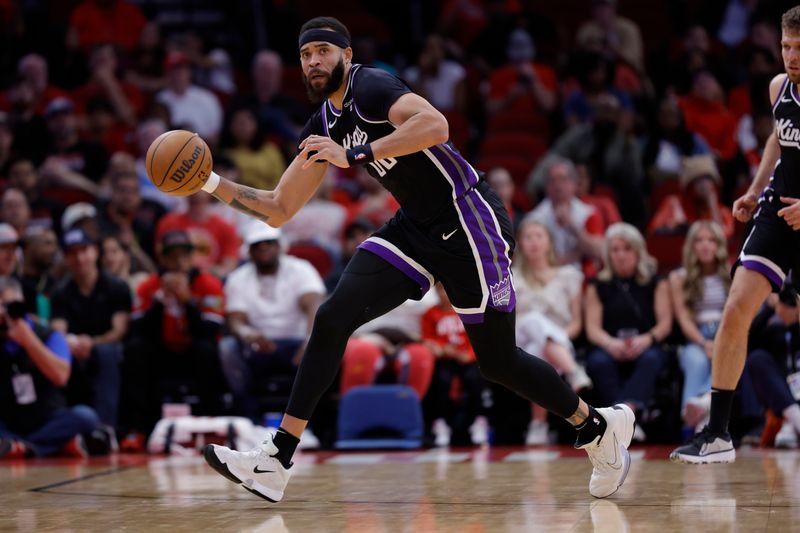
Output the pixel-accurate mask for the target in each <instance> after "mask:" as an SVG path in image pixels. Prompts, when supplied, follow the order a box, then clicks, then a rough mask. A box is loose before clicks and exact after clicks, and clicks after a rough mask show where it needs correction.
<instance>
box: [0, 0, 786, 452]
mask: <svg viewBox="0 0 800 533" xmlns="http://www.w3.org/2000/svg"><path fill="white" fill-rule="evenodd" d="M792 4H793V3H792V2H786V1H779V0H704V1H691V2H690V1H688V0H678V1H667V0H653V1H648V2H638V1H636V0H618V1H617V0H561V1H559V2H536V1H530V0H528V1H526V0H444V1H440V2H423V1H422V0H413V1H408V2H397V1H388V2H364V1H359V0H346V1H342V2H337V3H336V5H335V10H334V9H333V7H332V5H331V4H330V3H329V2H327V3H326V2H318V1H307V2H292V1H287V0H274V1H272V2H260V1H258V0H253V1H247V0H238V1H229V2H224V3H221V2H215V1H212V0H65V1H58V2H54V1H48V0H0V222H1V223H0V298H2V302H3V303H5V307H6V309H7V313H6V319H5V324H4V326H3V333H4V335H5V337H4V338H3V339H2V340H3V342H2V343H0V349H1V350H2V352H3V354H2V356H0V357H1V358H2V360H1V361H0V455H9V456H26V455H52V454H56V453H68V454H73V455H85V454H86V453H87V452H92V453H108V452H109V451H113V450H116V449H118V448H120V447H121V448H122V449H123V450H127V451H138V450H142V449H143V444H144V442H145V439H146V437H147V435H148V433H149V432H150V431H151V430H152V428H153V425H154V424H155V423H156V421H157V420H158V419H159V418H160V417H161V415H162V405H163V404H165V403H168V404H169V403H178V404H189V405H190V407H191V411H192V413H194V414H201V415H220V414H238V415H242V416H247V417H249V418H250V419H251V420H253V421H255V422H258V423H262V422H264V414H265V413H271V412H278V411H280V410H281V409H282V408H283V407H285V403H286V400H287V397H288V391H289V389H290V386H291V382H292V379H293V375H294V371H295V369H296V368H297V364H298V362H299V360H300V358H301V357H302V352H303V348H304V346H305V341H306V339H307V335H308V332H309V330H310V324H311V321H312V319H313V315H314V312H315V311H316V309H317V307H318V306H319V304H320V303H321V302H322V301H323V300H324V298H325V296H326V294H327V293H328V292H330V291H331V290H332V289H333V287H334V286H335V284H336V281H337V279H338V277H339V275H340V274H341V272H342V269H343V268H344V265H345V264H346V263H347V260H348V259H349V258H350V257H351V256H352V254H353V253H354V251H355V249H356V247H357V246H358V244H359V243H360V242H362V241H363V240H364V239H365V238H366V237H368V236H369V235H370V234H371V232H372V231H374V230H375V229H376V228H377V227H379V226H380V225H381V224H383V223H384V222H385V221H387V220H388V219H389V218H390V217H391V216H392V215H393V213H394V212H395V210H396V209H397V207H398V204H397V203H396V201H395V200H394V198H393V197H392V196H391V195H390V194H389V193H387V192H386V191H385V190H383V189H382V188H381V187H380V185H379V184H378V183H377V181H376V180H374V179H373V178H371V177H370V176H369V175H368V174H367V173H366V172H365V170H364V168H363V167H361V168H357V169H345V170H342V169H338V168H335V167H332V168H331V169H330V171H329V173H328V174H327V175H326V178H325V181H324V183H323V185H322V187H321V188H320V190H319V191H318V193H317V194H316V195H315V196H314V198H313V199H312V200H311V201H310V202H309V204H308V205H307V206H305V207H304V208H303V209H302V210H301V211H300V212H299V213H298V215H297V216H296V217H295V218H294V219H292V220H291V221H290V222H289V223H288V224H286V225H285V226H284V227H283V228H281V230H276V229H272V228H269V227H267V226H265V225H264V224H262V223H259V222H254V221H252V220H250V219H248V217H246V216H245V215H242V214H239V213H237V212H235V211H233V210H232V209H229V208H227V207H226V206H223V205H221V204H219V203H218V202H216V200H214V199H213V198H212V197H211V196H209V195H207V194H205V193H199V194H196V195H193V196H190V197H188V198H176V197H170V196H167V195H164V194H161V193H160V192H159V191H158V190H157V189H155V187H154V186H153V185H152V184H151V183H150V181H149V180H148V178H147V175H146V170H145V168H144V154H145V152H146V150H147V148H148V146H149V145H150V143H151V141H152V140H153V139H155V138H156V137H157V136H158V135H160V134H161V133H163V132H165V131H168V130H170V129H176V128H183V129H189V130H191V131H196V132H198V133H199V134H200V135H201V136H202V137H203V138H204V139H205V140H206V141H207V142H208V143H209V145H210V146H211V147H212V150H213V151H214V166H215V171H216V172H217V173H219V174H221V175H223V176H226V177H228V178H230V179H233V180H236V181H239V182H241V183H245V184H248V185H251V186H254V187H259V188H272V187H274V186H275V184H276V183H277V181H278V179H279V177H280V176H281V173H282V172H283V170H284V169H285V168H286V165H287V162H288V161H290V160H291V158H292V157H294V154H295V153H296V147H297V143H298V140H299V139H298V135H299V133H300V131H301V129H302V126H303V125H304V123H305V121H306V120H307V118H308V117H309V115H310V113H311V112H312V111H313V109H312V107H311V105H310V104H309V102H308V99H307V98H306V95H305V89H304V86H303V83H302V79H301V70H300V67H299V61H298V57H297V56H298V54H297V50H296V46H297V45H296V43H297V31H298V29H299V27H300V25H301V24H302V22H304V21H305V20H307V19H308V18H311V17H313V16H317V15H321V14H324V15H333V16H336V17H338V18H339V19H340V20H342V21H343V22H344V23H345V24H346V25H347V26H348V28H349V29H350V32H351V33H352V35H353V49H354V61H356V62H358V63H363V64H368V65H372V66H375V67H377V68H382V69H385V70H387V71H389V72H392V73H394V74H397V75H398V76H400V77H402V78H403V79H405V80H406V81H407V82H408V83H409V84H410V85H411V86H412V87H413V88H414V90H415V91H416V92H418V93H419V94H421V95H422V96H424V97H425V98H427V99H428V100H429V101H430V102H431V103H432V104H433V105H434V106H435V107H436V108H438V109H439V110H440V111H441V112H442V113H443V114H444V115H445V116H446V117H447V118H448V120H449V124H450V136H451V141H452V143H453V144H454V146H455V147H456V148H458V149H459V150H460V151H461V152H462V153H464V154H465V155H466V157H467V159H468V160H469V161H471V162H472V163H473V164H474V166H475V167H476V168H478V169H479V170H481V171H483V172H485V179H486V180H487V181H488V182H489V184H490V185H491V186H492V187H493V188H494V189H495V190H496V191H497V193H498V194H499V195H500V197H501V198H502V200H503V202H504V203H505V205H506V207H507V209H508V212H509V215H510V216H511V218H512V220H513V222H514V225H515V229H516V231H517V240H518V245H517V250H516V254H515V256H514V271H515V286H516V288H517V291H518V311H517V314H518V326H517V330H518V331H517V340H518V343H519V344H520V346H522V347H523V348H524V349H526V350H527V351H529V352H530V353H533V354H536V355H537V356H540V357H543V358H545V359H546V360H548V361H549V362H550V363H551V364H553V365H554V366H555V367H556V368H557V369H558V370H559V372H561V373H562V374H563V375H564V379H566V380H567V382H568V383H569V384H570V385H571V386H572V387H573V388H574V389H575V390H576V391H579V392H580V394H581V395H582V396H585V397H586V398H587V400H590V401H591V402H592V403H593V404H594V405H597V406H606V405H611V404H613V403H616V402H620V401H623V402H626V403H628V404H629V405H631V406H632V407H633V408H634V409H635V410H636V412H637V414H638V419H639V421H640V424H639V425H638V426H637V433H636V439H637V440H639V441H647V442H677V441H680V440H682V439H683V438H685V437H686V436H687V435H688V434H690V433H691V432H692V431H693V429H694V427H695V426H697V425H701V424H703V422H704V419H705V417H706V415H707V412H708V407H709V401H710V399H709V391H710V356H711V349H712V347H713V342H714V335H715V332H716V327H717V325H718V323H719V319H720V316H721V310H722V306H723V305H724V302H725V298H726V294H727V290H728V287H729V285H730V275H729V267H730V265H731V263H732V260H733V259H734V258H735V256H736V254H737V253H738V248H739V247H740V245H741V242H742V240H743V237H744V235H745V231H746V228H745V226H744V225H741V224H739V223H736V222H734V219H733V217H732V216H731V209H730V206H731V204H732V202H733V200H734V199H736V198H737V197H738V196H739V195H740V194H742V193H743V192H744V190H745V189H746V187H747V186H748V185H749V183H750V180H751V178H752V176H753V175H754V173H755V171H756V169H757V167H758V164H759V161H760V157H761V153H762V149H763V147H764V143H765V142H766V139H767V137H768V136H769V134H770V133H771V131H772V116H771V111H772V110H771V104H770V102H769V97H768V84H769V81H770V80H771V79H772V77H773V76H775V75H776V74H778V73H780V72H782V69H783V67H782V60H781V47H780V15H781V14H782V13H783V12H784V11H785V10H786V9H788V8H789V7H792ZM20 302H22V303H24V311H20V309H19V308H20ZM23 315H24V318H20V317H21V316H23ZM798 348H800V329H799V328H798V313H797V301H796V295H795V293H794V292H793V289H792V288H791V287H790V286H787V287H785V288H784V291H783V292H782V293H781V294H780V295H779V296H778V295H774V296H773V297H771V298H770V300H769V301H768V302H767V304H766V305H765V307H764V309H763V311H762V313H761V315H759V318H758V319H757V320H756V323H755V324H754V327H753V330H752V334H751V339H750V347H749V350H750V351H751V355H750V356H749V358H748V364H747V368H746V372H745V375H744V376H743V378H742V381H741V384H740V387H739V391H738V394H737V398H738V401H737V404H736V407H737V416H736V417H735V420H734V422H733V428H732V429H733V431H734V434H735V436H736V438H737V439H740V440H741V441H742V442H744V443H751V444H763V445H772V444H773V443H775V442H777V443H778V445H781V446H796V445H797V432H798V431H799V430H800V407H798V405H797V403H796V399H795V398H796V397H795V395H794V394H793V392H792V390H791V389H790V388H789V386H788V385H787V382H786V379H785V378H786V376H787V375H789V374H793V373H795V372H796V368H797V365H796V358H797V352H798ZM383 382H401V383H405V384H407V385H409V386H411V387H412V388H414V389H415V390H416V391H417V393H418V395H419V397H420V398H421V399H422V401H423V407H424V415H425V421H426V427H427V432H428V440H429V441H430V443H431V444H434V443H435V444H438V445H446V444H449V443H453V444H470V443H473V444H483V443H486V442H488V441H489V440H491V442H494V443H498V444H499V443H528V444H544V443H548V442H554V441H557V440H564V441H566V440H568V439H569V432H568V431H567V429H568V428H567V429H565V428H564V427H563V424H561V423H560V421H558V420H554V419H548V416H547V414H546V413H545V412H541V411H539V410H538V409H537V408H534V407H532V406H530V405H528V404H526V403H525V402H524V401H523V400H521V399H520V398H517V397H515V396H513V395H512V394H511V393H509V392H507V391H505V390H503V389H500V388H497V387H495V386H493V385H492V384H490V383H487V382H485V381H484V380H483V379H482V378H481V377H480V373H479V372H478V369H477V367H476V364H475V360H474V355H473V354H472V353H471V349H470V346H469V343H468V342H467V340H466V337H465V335H464V332H463V328H462V327H461V324H460V322H459V320H458V318H457V316H456V315H455V313H454V312H453V311H452V308H451V307H450V305H449V302H448V300H447V298H446V295H445V294H444V292H443V291H441V290H439V289H437V290H432V291H430V293H429V294H428V295H427V296H426V298H424V299H423V300H422V301H420V302H408V303H407V304H405V305H403V306H401V307H400V308H399V309H397V310H396V311H394V312H392V313H390V315H388V316H387V317H384V318H382V319H378V320H377V321H375V322H373V323H370V324H367V325H366V326H364V327H363V328H361V329H360V330H359V331H358V332H357V333H356V335H354V337H353V338H352V339H351V341H350V343H349V344H348V347H347V351H346V353H345V357H344V361H343V366H342V372H341V379H339V380H337V381H336V383H335V384H334V385H333V387H332V388H331V390H330V391H329V393H328V394H327V395H326V398H325V399H324V400H323V402H322V405H321V407H320V409H319V411H318V413H317V415H316V419H315V420H313V421H312V428H313V430H314V432H315V433H316V434H317V436H318V437H319V440H320V441H321V444H322V445H323V446H329V445H330V443H331V442H332V440H333V439H334V437H335V418H336V410H337V401H338V398H339V397H340V396H341V395H342V394H344V393H345V392H346V391H347V390H349V388H351V387H354V386H357V385H363V384H369V383H383ZM798 390H800V387H799V388H798ZM312 441H313V438H312Z"/></svg>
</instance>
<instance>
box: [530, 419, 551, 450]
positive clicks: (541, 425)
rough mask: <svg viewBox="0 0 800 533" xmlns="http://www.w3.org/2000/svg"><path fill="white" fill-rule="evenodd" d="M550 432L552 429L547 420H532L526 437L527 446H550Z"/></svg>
mask: <svg viewBox="0 0 800 533" xmlns="http://www.w3.org/2000/svg"><path fill="white" fill-rule="evenodd" d="M549 431H550V428H549V427H548V426H547V422H546V421H545V420H531V423H530V425H529V426H528V435H527V436H526V437H525V444H527V445H528V446H538V445H541V444H550V436H549V435H548V432H549Z"/></svg>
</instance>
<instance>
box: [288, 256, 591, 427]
mask: <svg viewBox="0 0 800 533" xmlns="http://www.w3.org/2000/svg"><path fill="white" fill-rule="evenodd" d="M415 294H419V286H418V285H417V284H416V283H415V282H413V281H411V279H409V278H408V277H407V276H406V275H405V274H403V273H402V272H400V271H399V270H398V269H396V268H395V267H393V266H391V265H390V264H388V263H387V262H385V261H384V260H383V259H380V258H379V257H377V256H376V255H373V254H372V253H370V252H366V251H363V250H359V251H358V252H356V255H355V256H354V257H353V259H352V260H351V261H350V263H349V264H348V266H347V269H346V270H345V272H344V274H343V275H342V278H341V280H340V281H339V285H337V287H336V289H335V290H334V291H333V294H331V296H330V297H329V298H328V299H327V300H326V301H325V303H323V304H322V305H321V306H320V308H319V311H317V316H316V318H315V319H314V327H313V329H312V332H311V338H310V339H309V341H308V347H307V348H306V352H305V355H304V357H303V361H302V363H301V364H300V368H299V370H298V372H297V377H296V378H295V382H294V386H293V387H292V394H291V397H290V398H289V406H288V407H287V409H286V412H287V413H288V414H289V415H291V416H294V417H296V418H300V419H303V420H308V419H309V418H311V413H312V412H313V411H314V408H315V407H316V405H317V402H318V401H319V398H320V396H321V395H322V393H323V392H325V390H327V389H328V387H330V385H331V382H332V381H333V379H334V378H335V377H336V371H337V369H338V367H339V363H340V361H341V359H342V355H343V354H344V350H345V347H346V346H347V340H348V339H349V338H350V335H351V334H352V333H353V331H355V330H356V329H357V328H358V327H359V326H361V325H362V324H364V323H366V322H368V321H370V320H372V319H373V318H376V317H378V316H380V315H382V314H384V313H386V312H388V311H390V310H391V309H394V308H395V307H397V306H398V305H400V304H401V303H403V302H404V301H406V300H407V299H409V298H411V297H412V296H414V295H415ZM466 330H467V335H468V336H469V339H470V342H471V343H472V347H473V349H474V350H475V356H476V358H477V359H478V365H479V366H480V369H481V373H482V374H483V375H484V377H486V379H488V380H490V381H495V382H497V383H500V384H501V385H504V386H506V387H508V388H509V389H511V390H512V391H514V392H516V393H517V394H519V395H520V396H522V397H523V398H526V399H527V400H530V401H532V402H535V403H538V404H539V405H541V406H542V407H544V408H545V409H547V410H548V411H552V412H553V413H555V414H557V415H559V416H561V417H563V418H568V417H570V416H572V415H573V414H574V413H575V411H576V409H577V408H578V396H577V395H576V394H575V393H574V392H573V391H572V389H570V388H569V386H568V385H567V384H566V383H564V381H563V380H562V379H561V378H560V377H559V376H558V374H557V373H556V371H555V370H554V369H553V367H551V366H550V365H549V364H547V363H546V362H544V361H542V360H541V359H539V358H538V357H534V356H532V355H530V354H527V353H525V352H523V351H522V350H520V349H519V348H517V346H516V344H515V341H514V313H501V312H499V311H495V310H493V309H487V311H486V314H485V318H484V321H483V323H482V324H472V325H467V326H466Z"/></svg>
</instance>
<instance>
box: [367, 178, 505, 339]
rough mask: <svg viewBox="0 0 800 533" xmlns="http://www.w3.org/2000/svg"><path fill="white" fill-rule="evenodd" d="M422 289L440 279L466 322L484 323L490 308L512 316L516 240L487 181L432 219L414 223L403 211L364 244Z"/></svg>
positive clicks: (463, 195)
mask: <svg viewBox="0 0 800 533" xmlns="http://www.w3.org/2000/svg"><path fill="white" fill-rule="evenodd" d="M359 248H361V249H363V250H367V251H369V252H372V253H374V254H376V255H378V256H379V257H381V258H382V259H384V260H385V261H387V262H388V263H390V264H392V265H393V266H395V267H396V268H398V269H399V270H400V271H401V272H403V273H404V274H405V275H407V276H408V277H409V278H411V279H412V280H414V281H415V282H417V283H418V284H419V286H420V295H419V297H420V298H421V297H422V295H424V294H425V293H426V292H427V291H428V290H429V289H430V288H431V287H432V286H433V284H434V283H435V282H436V281H441V282H442V285H443V286H444V289H445V291H446V292H447V295H448V297H449V298H450V302H451V303H452V305H453V309H455V311H456V313H458V315H459V316H460V317H461V320H462V321H463V322H464V323H465V324H480V323H481V322H483V315H484V312H485V311H486V308H487V307H491V308H493V309H496V310H498V311H503V312H511V311H513V310H514V306H515V304H516V296H515V294H514V286H513V282H512V280H511V255H512V253H513V251H514V237H513V231H512V228H511V222H510V220H509V218H508V215H507V214H506V210H505V208H504V207H503V204H502V202H501V201H500V199H499V198H498V197H497V195H496V194H494V192H493V191H492V190H491V189H490V188H489V186H488V185H487V184H486V183H485V182H482V181H481V182H479V183H478V185H477V186H475V187H474V188H471V189H469V190H467V191H466V192H464V193H463V194H462V195H461V196H459V197H458V198H457V199H455V200H454V201H453V203H452V206H448V207H447V208H446V209H444V210H443V212H442V213H441V214H440V215H439V216H438V217H436V218H435V219H434V220H433V221H431V222H430V223H428V224H425V225H424V226H421V225H418V224H416V223H414V222H413V221H412V220H410V219H409V218H408V216H406V215H405V214H404V213H403V210H402V209H400V210H399V211H398V212H397V214H395V216H394V217H393V218H392V219H391V220H389V222H387V223H386V224H384V225H383V227H381V228H380V229H379V230H378V231H376V232H375V233H374V234H373V235H372V236H371V237H370V238H368V239H367V240H366V241H364V242H363V243H361V245H360V246H359Z"/></svg>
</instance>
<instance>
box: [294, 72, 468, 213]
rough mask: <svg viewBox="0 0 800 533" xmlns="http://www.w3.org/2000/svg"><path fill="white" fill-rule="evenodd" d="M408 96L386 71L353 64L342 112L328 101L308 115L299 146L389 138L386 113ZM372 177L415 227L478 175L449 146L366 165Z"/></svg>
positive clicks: (354, 143)
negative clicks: (318, 138) (317, 139)
mask: <svg viewBox="0 0 800 533" xmlns="http://www.w3.org/2000/svg"><path fill="white" fill-rule="evenodd" d="M409 92H411V89H410V88H409V87H408V85H406V84H405V83H404V82H403V81H402V80H401V79H399V78H397V77H396V76H393V75H391V74H389V73H388V72H386V71H383V70H380V69H377V68H373V67H369V66H365V65H359V64H355V65H353V66H352V68H351V69H350V73H349V75H348V80H347V89H346V92H345V95H344V100H343V105H342V107H343V109H336V108H335V107H334V106H333V104H332V103H331V102H330V100H326V101H325V102H323V104H322V106H321V107H320V108H319V109H318V110H317V111H316V112H315V113H314V114H313V115H312V116H311V118H310V119H309V120H308V122H307V123H306V126H305V129H304V130H303V133H302V135H301V136H300V141H302V140H303V139H305V138H306V137H308V136H309V135H311V134H315V135H324V136H326V137H330V138H331V139H333V140H334V141H336V142H337V143H338V144H340V145H342V146H344V148H345V149H349V148H352V147H354V146H359V145H362V144H367V143H370V142H372V141H375V140H376V139H379V138H381V137H384V136H386V135H389V134H390V133H392V132H393V131H394V130H395V129H396V127H395V126H394V125H393V124H392V123H391V122H390V121H389V109H390V108H391V107H392V104H394V103H395V102H396V101H397V99H398V98H400V97H401V96H402V95H404V94H406V93H409ZM367 171H368V172H369V173H370V175H371V176H373V177H374V178H376V179H377V180H378V181H379V182H380V183H381V185H383V186H384V187H385V188H386V189H387V190H389V192H391V193H392V194H393V195H394V197H395V198H396V199H397V201H398V203H399V204H400V206H401V208H402V209H403V212H404V213H405V214H406V215H407V216H408V217H409V218H410V219H411V220H412V221H414V222H415V223H417V224H422V225H424V224H425V223H427V222H430V221H432V220H433V219H434V218H435V217H436V215H437V214H439V213H441V212H442V211H443V210H444V209H445V208H446V207H447V206H448V205H452V203H453V201H454V200H456V199H458V198H460V197H462V196H463V195H464V194H465V193H466V192H467V191H468V190H470V189H471V188H472V187H474V186H475V185H476V184H477V183H478V181H479V177H478V173H477V172H476V171H475V169H474V168H472V166H471V165H470V164H469V163H467V162H466V161H465V160H464V158H463V157H461V155H460V154H459V153H458V151H457V150H455V149H454V148H452V147H451V146H450V145H449V144H437V145H436V146H432V147H430V148H426V149H425V150H421V151H419V152H415V153H413V154H408V155H404V156H401V157H396V158H395V157H389V158H386V159H381V160H376V161H373V162H372V163H369V164H368V165H367Z"/></svg>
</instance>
